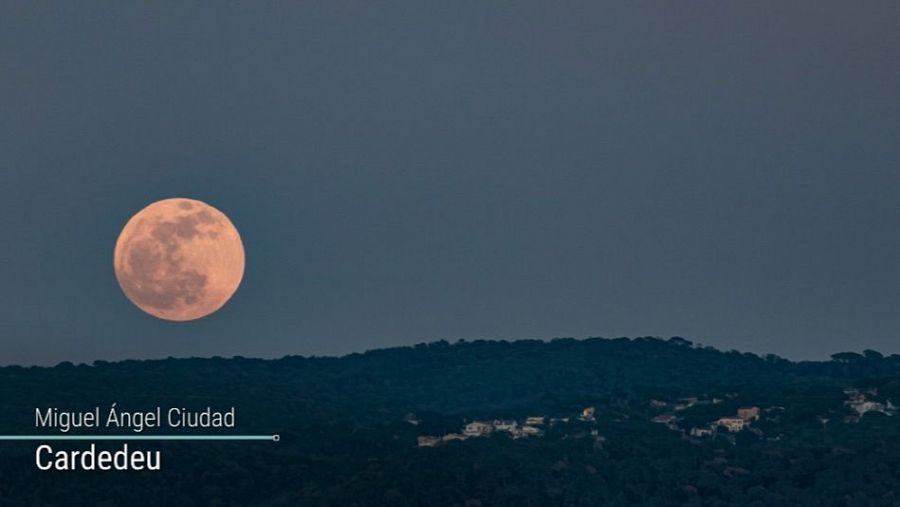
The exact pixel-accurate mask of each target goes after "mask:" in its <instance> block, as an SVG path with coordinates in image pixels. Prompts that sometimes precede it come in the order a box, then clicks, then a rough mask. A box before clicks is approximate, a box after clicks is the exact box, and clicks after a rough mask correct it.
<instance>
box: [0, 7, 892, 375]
mask: <svg viewBox="0 0 900 507" xmlns="http://www.w3.org/2000/svg"><path fill="white" fill-rule="evenodd" d="M173 196H186V197H192V198H196V199H200V200H204V201H206V202H209V203H210V204H212V205H214V206H216V207H218V208H219V209H221V210H223V211H224V212H225V213H226V214H228V215H229V216H230V218H231V219H232V220H233V222H234V223H235V224H236V225H237V226H238V228H239V229H240V231H241V234H242V236H243V238H244V241H245V247H246V250H247V262H248V264H247V271H246V275H245V279H244V283H243V285H242V287H241V288H240V290H239V291H238V293H237V294H236V296H235V298H234V299H233V300H232V301H231V302H230V303H229V304H228V305H227V306H226V307H225V308H224V309H223V310H222V311H221V312H219V313H217V314H215V315H213V316H212V317H210V318H208V319H205V320H202V321H197V322H192V323H187V324H173V323H168V322H163V321H159V320H155V319H154V318H152V317H149V316H147V315H145V314H143V313H142V312H140V311H139V310H137V309H136V308H135V307H134V306H132V305H131V304H130V303H129V302H128V301H127V300H126V299H125V298H124V297H123V295H122V293H121V291H120V289H119V287H118V285H117V284H116V280H115V277H114V275H113V272H112V261H111V257H112V249H113V246H114V243H115V239H116V236H117V235H118V233H119V230H120V229H121V227H122V226H123V224H124V223H125V221H126V220H127V219H128V218H129V217H130V216H131V215H132V214H133V213H134V212H135V211H137V210H138V209H140V208H142V207H143V206H145V205H146V204H148V203H150V202H152V201H154V200H157V199H162V198H166V197H173ZM898 224H900V4H898V3H897V2H896V1H894V0H884V1H870V2H843V1H840V2H839V1H832V0H810V1H792V2H784V1H781V0H777V1H776V0H773V1H761V2H744V1H724V2H723V1H721V0H709V1H689V2H670V1H662V0H660V1H622V2H603V1H599V2H577V1H576V2H562V3H560V2H547V1H529V0H526V1H520V2H485V1H483V0H479V1H463V2H431V1H409V2H389V3H373V2H365V1H359V2H346V1H325V2H308V3H307V2H304V3H300V2H296V3H294V2H291V3H268V2H243V3H229V4H227V5H226V4H216V5H215V6H212V5H210V4H203V3H197V4H188V3H183V2H177V3H162V2H150V3H146V2H91V3H89V5H86V4H85V3H83V2H82V3H81V5H76V4H72V3H59V2H55V3H41V2H28V1H24V0H22V1H13V2H4V3H3V5H2V7H0V233H2V237H3V238H4V243H3V248H2V249H0V281H2V284H0V364H7V363H21V364H33V363H38V364H53V363H55V362H58V361H61V360H70V361H75V362H79V361H91V360H94V359H120V358H149V357H166V356H194V355H196V356H210V355H222V356H231V355H246V356H261V357H276V356H281V355H284V354H342V353H347V352H352V351H361V350H365V349H370V348H376V347H383V346H390V345H399V344H410V343H415V342H419V341H426V340H435V339H441V338H447V339H457V338H466V339H478V338H498V339H514V338H552V337H555V336H575V337H586V336H608V337H614V336H622V335H628V336H637V335H659V336H670V335H681V336H685V337H687V338H690V339H693V340H695V341H700V342H702V343H705V344H710V345H714V346H717V347H721V348H737V349H740V350H747V351H753V352H775V353H779V354H782V355H786V356H788V357H792V358H820V357H826V356H827V355H828V354H829V353H832V352H835V351H840V350H860V349H863V348H876V349H879V350H881V351H884V352H888V353H897V352H900V331H898V330H900V311H898V310H900V290H898V287H900V265H898V262H900V234H898Z"/></svg>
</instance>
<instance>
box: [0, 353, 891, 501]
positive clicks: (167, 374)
mask: <svg viewBox="0 0 900 507" xmlns="http://www.w3.org/2000/svg"><path fill="white" fill-rule="evenodd" d="M898 379H900V356H896V355H894V356H888V357H885V356H883V355H881V354H879V353H877V352H874V351H865V352H864V353H862V354H855V353H849V352H847V353H838V354H835V356H833V359H832V360H831V361H822V362H799V363H798V362H792V361H788V360H786V359H782V358H778V357H775V356H766V357H759V356H756V355H753V354H747V353H739V352H721V351H718V350H715V349H713V348H709V347H698V346H695V345H693V344H692V343H690V342H689V341H687V340H685V339H682V338H671V339H668V340H662V339H656V338H637V339H625V338H621V339H614V340H607V339H600V338H595V339H588V340H574V339H555V340H552V341H549V342H542V341H533V340H529V341H516V342H503V341H475V342H462V341H461V342H457V343H454V344H450V343H447V342H444V341H441V342H435V343H429V344H421V345H417V346H414V347H399V348H390V349H382V350H376V351H370V352H366V353H361V354H351V355H348V356H344V357H340V358H325V357H297V356H291V357H285V358H282V359H278V360H260V359H247V358H228V359H226V358H211V359H196V358H192V359H167V360H154V361H121V362H102V361H98V362H96V363H94V364H93V365H83V364H82V365H73V364H70V363H62V364H60V365H57V366H55V367H52V368H40V367H26V368H23V367H16V366H10V367H4V368H0V400H2V402H0V430H2V431H3V433H6V434H26V433H34V432H35V431H37V430H35V428H34V413H35V409H36V408H46V407H57V408H60V409H69V410H84V409H88V408H92V407H95V406H100V407H103V408H102V409H101V410H103V409H108V408H109V407H110V406H111V405H112V404H113V403H116V404H117V406H118V407H120V408H121V409H122V410H127V409H130V410H147V409H150V408H152V407H156V406H163V407H186V408H188V409H200V408H205V407H207V406H211V407H213V408H214V409H226V408H228V407H232V406H233V407H235V410H236V413H237V428H235V430H234V431H235V432H236V433H265V434H271V433H278V434H280V435H282V441H281V442H279V443H252V444H247V443H238V444H233V443H216V444H208V443H167V444H154V445H151V444H145V445H143V447H148V448H149V447H152V448H159V449H162V450H163V452H164V460H165V463H166V464H165V467H164V469H163V471H161V472H141V473H137V472H90V473H87V472H38V471H37V470H36V469H35V468H34V465H33V462H34V456H33V453H34V447H35V445H36V444H22V443H6V444H2V445H0V452H2V455H3V461H2V463H0V506H14V505H15V506H18V505H47V506H53V505H122V506H126V505H137V504H142V505H147V504H148V503H146V502H148V501H149V502H150V503H149V504H151V505H183V506H191V505H197V506H200V505H235V506H254V505H359V506H362V505H460V506H462V505H536V506H537V505H681V504H694V505H735V504H754V503H755V504H756V505H775V504H784V505H788V504H801V505H819V504H823V503H824V504H825V505H892V504H893V503H892V502H895V501H900V496H898V495H900V447H898V446H900V438H898V437H900V424H898V421H900V417H893V416H891V415H885V414H889V413H890V412H889V411H887V410H885V411H884V414H882V413H881V412H877V411H876V412H877V413H876V412H873V413H868V414H866V415H864V416H862V417H857V416H856V415H855V414H854V412H853V411H852V410H850V409H849V408H848V405H847V403H846V394H845V390H846V389H849V388H854V387H855V388H857V390H866V392H867V393H870V394H868V396H869V398H870V401H871V402H873V403H881V404H882V405H884V404H885V403H887V402H889V401H890V400H891V397H892V396H893V397H894V398H893V399H895V400H897V401H898V402H900V381H898ZM696 398H701V399H711V400H716V403H710V404H703V403H698V404H697V406H690V407H687V408H685V409H684V410H681V408H682V407H678V410H680V411H679V412H677V414H676V415H677V420H678V422H677V424H678V425H680V427H677V426H673V427H672V428H666V427H664V426H663V425H661V424H654V423H653V422H651V420H652V419H653V418H654V417H656V416H658V415H660V414H661V413H667V412H666V411H671V407H673V406H676V403H678V401H677V400H679V399H696ZM588 406H593V407H596V409H597V417H596V420H590V421H578V420H577V418H576V417H577V415H578V414H579V413H580V411H581V410H582V409H583V408H584V407H588ZM741 406H758V407H760V408H762V409H765V412H764V416H763V417H760V420H759V421H758V422H757V423H754V425H753V428H752V429H753V431H742V432H739V433H736V434H729V433H727V432H726V433H723V434H722V435H720V436H717V437H716V436H714V437H709V438H706V437H704V438H691V437H690V436H689V434H688V432H689V430H690V429H691V428H692V427H695V426H697V427H700V426H704V425H706V424H708V423H709V422H710V421H715V419H716V418H719V417H724V416H728V415H729V414H733V413H734V411H735V410H736V409H737V408H738V407H741ZM654 407H656V408H654ZM659 407H663V408H659ZM665 407H668V408H665ZM534 415H540V416H546V417H547V418H548V420H549V418H557V419H558V420H560V421H562V420H565V421H566V422H565V423H560V424H558V425H555V426H549V425H548V426H547V427H546V428H543V429H542V430H541V436H540V437H535V438H520V439H512V438H509V437H508V436H505V435H503V434H494V435H492V436H490V437H487V438H470V439H468V440H466V441H462V442H451V443H447V444H444V445H439V446H437V447H433V448H431V447H427V448H421V447H417V437H418V436H422V435H438V436H440V435H441V434H444V433H452V432H454V431H460V428H461V426H462V424H463V423H464V422H465V421H469V420H475V419H484V420H492V419H522V418H524V417H527V416H534ZM673 417H674V416H673ZM823 421H824V422H823ZM42 431H45V432H46V430H42ZM73 445H74V444H73ZM817 502H819V503H817Z"/></svg>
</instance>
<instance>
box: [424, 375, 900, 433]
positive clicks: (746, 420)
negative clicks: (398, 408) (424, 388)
mask: <svg viewBox="0 0 900 507" xmlns="http://www.w3.org/2000/svg"><path fill="white" fill-rule="evenodd" d="M844 394H845V395H846V396H847V400H846V401H844V405H846V406H847V407H848V408H850V409H852V410H853V412H855V413H854V414H852V415H848V416H846V417H845V418H844V420H845V422H858V421H859V419H860V418H861V417H862V416H863V415H864V414H866V413H869V412H879V413H882V414H886V415H893V414H894V413H896V412H897V411H898V410H900V407H898V406H895V405H893V404H892V403H891V402H890V400H888V401H887V402H885V403H882V402H878V401H874V400H871V399H869V398H868V397H867V396H873V397H874V396H877V395H878V392H877V390H875V389H867V390H860V389H845V390H844ZM725 397H726V398H734V397H736V394H728V395H725ZM723 401H725V399H723V398H708V397H704V398H699V397H690V398H680V399H678V400H676V401H674V402H667V401H660V400H650V406H651V407H652V408H654V409H657V410H665V412H663V413H661V414H659V415H657V416H655V417H653V418H652V419H651V421H652V422H654V423H658V424H663V425H665V426H666V427H667V428H669V429H670V430H672V431H678V432H680V433H682V434H686V435H689V436H691V437H695V438H703V437H714V436H716V435H718V434H722V433H724V434H730V433H739V432H741V431H744V430H749V431H752V432H754V433H756V434H758V435H762V432H761V431H760V430H759V429H758V428H755V427H753V423H754V422H755V421H758V420H759V419H760V413H761V410H760V408H759V407H757V406H744V407H740V408H738V409H737V412H736V413H735V414H733V415H729V416H725V417H720V418H718V419H716V420H714V421H711V422H709V423H708V424H706V425H704V426H695V427H692V428H691V429H690V430H688V431H685V430H684V429H682V428H680V427H679V425H678V422H679V421H680V420H681V419H682V418H681V417H679V415H678V412H680V411H683V410H686V409H689V408H691V407H695V406H698V405H717V404H719V403H722V402H723ZM783 410H784V407H770V408H767V409H765V412H766V413H767V414H769V415H768V416H767V417H769V418H771V417H775V418H776V419H777V417H778V416H777V415H775V413H777V411H783ZM595 413H596V410H595V408H594V407H586V408H585V409H584V410H582V411H581V414H579V415H578V417H577V419H578V420H580V421H587V422H593V421H595V420H596V419H595ZM820 420H822V422H823V424H824V423H827V421H828V420H827V419H824V418H820ZM407 422H410V423H413V424H417V423H418V421H417V420H415V419H414V418H413V419H410V418H409V417H408V418H407ZM567 422H569V418H568V417H553V418H548V417H546V416H530V417H527V418H525V419H524V420H515V419H494V420H490V421H480V420H474V421H470V422H467V423H466V424H465V426H464V427H463V429H462V432H460V433H448V434H446V435H441V436H432V435H423V436H420V437H418V445H419V447H434V446H437V445H440V444H443V443H446V442H453V441H457V440H466V439H469V438H478V437H486V436H490V435H491V434H493V433H495V432H505V433H508V434H509V435H510V436H511V437H512V438H514V439H518V438H528V437H540V436H542V435H543V434H544V430H545V428H546V427H547V426H552V425H555V424H559V423H567ZM592 434H593V435H594V436H595V437H597V438H599V437H598V435H597V432H596V430H594V431H592ZM729 438H731V437H729Z"/></svg>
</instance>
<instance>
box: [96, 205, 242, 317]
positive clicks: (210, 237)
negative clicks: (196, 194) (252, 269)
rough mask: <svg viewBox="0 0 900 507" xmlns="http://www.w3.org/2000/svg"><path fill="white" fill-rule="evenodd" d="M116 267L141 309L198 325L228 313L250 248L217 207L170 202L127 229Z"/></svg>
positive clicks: (143, 214)
mask: <svg viewBox="0 0 900 507" xmlns="http://www.w3.org/2000/svg"><path fill="white" fill-rule="evenodd" d="M113 265H114V267H115V271H116V278H117V279H118V281H119V286H121V287H122V291H123V292H125V296H126V297H128V299H129V300H131V302H132V303H134V304H135V305H136V306H137V307H138V308H140V309H141V310H143V311H145V312H147V313H149V314H150V315H153V316H154V317H158V318H160V319H164V320H174V321H187V320H194V319H199V318H201V317H205V316H207V315H209V314H211V313H213V312H215V311H216V310H218V309H219V308H222V306H223V305H224V304H225V303H226V302H228V300H229V299H230V298H231V296H232V295H233V294H234V292H235V291H236V290H237V288H238V285H240V283H241V278H243V276H244V245H243V243H241V236H240V234H238V231H237V229H236V228H235V227H234V224H232V223H231V220H229V219H228V217H226V216H225V214H224V213H222V212H221V211H219V210H217V209H216V208H213V207H212V206H210V205H209V204H206V203H204V202H201V201H197V200H194V199H183V198H176V199H165V200H162V201H157V202H155V203H153V204H151V205H149V206H147V207H146V208H144V209H142V210H141V211H139V212H138V213H137V214H136V215H134V216H133V217H131V220H129V221H128V223H127V224H125V228H124V229H122V232H121V234H119V239H118V240H117V241H116V251H115V254H114V257H113Z"/></svg>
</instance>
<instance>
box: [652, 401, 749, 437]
mask: <svg viewBox="0 0 900 507" xmlns="http://www.w3.org/2000/svg"><path fill="white" fill-rule="evenodd" d="M722 401H723V400H722V399H720V398H712V399H706V400H701V399H697V398H685V399H682V400H679V402H677V403H674V404H672V405H671V408H672V410H673V412H665V413H662V414H660V415H658V416H656V417H654V418H653V419H651V421H653V422H655V423H658V424H664V425H665V426H666V427H667V428H669V429H670V430H672V431H679V432H684V430H683V429H681V428H680V427H679V426H678V421H679V419H680V418H679V417H678V415H677V414H675V412H674V411H679V410H685V409H687V408H690V407H692V406H695V405H702V404H706V405H709V404H719V403H721V402H722ZM650 405H651V406H652V407H655V408H662V407H669V406H670V405H669V404H666V403H665V402H660V401H657V400H651V402H650ZM759 413H760V409H759V407H756V406H751V407H740V408H738V409H737V413H735V414H734V415H731V416H726V417H720V418H718V419H716V420H715V421H712V422H710V423H709V424H708V425H706V426H699V427H693V428H691V429H690V431H689V432H688V434H689V435H690V436H692V437H698V438H700V437H712V436H715V435H716V434H718V433H719V431H720V429H721V428H724V430H725V431H726V432H728V433H738V432H741V431H744V430H745V429H748V428H749V427H750V425H751V423H752V422H753V421H757V420H759Z"/></svg>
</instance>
